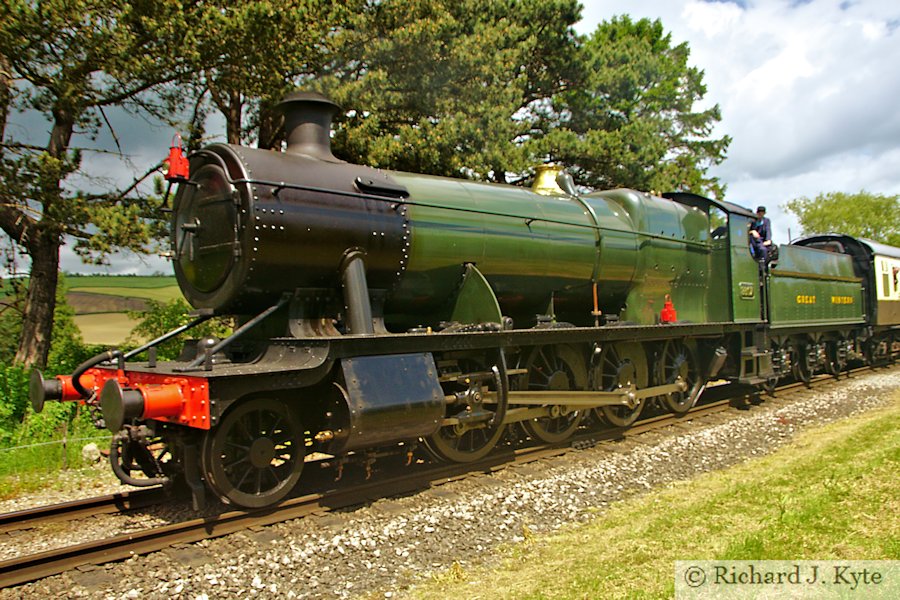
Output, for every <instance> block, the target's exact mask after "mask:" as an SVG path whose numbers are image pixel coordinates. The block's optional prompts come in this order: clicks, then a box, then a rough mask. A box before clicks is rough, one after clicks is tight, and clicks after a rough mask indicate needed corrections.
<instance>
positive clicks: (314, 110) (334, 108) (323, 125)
mask: <svg viewBox="0 0 900 600" xmlns="http://www.w3.org/2000/svg"><path fill="white" fill-rule="evenodd" d="M277 108H278V110H280V111H281V112H282V113H283V114H284V133H285V138H286V139H287V149H286V152H287V153H288V154H305V155H307V156H311V157H313V158H318V159H319V160H325V161H329V162H342V161H340V160H338V159H337V158H335V157H334V155H333V154H332V153H331V119H332V117H334V115H336V114H337V113H338V112H339V111H340V110H341V108H340V107H339V106H338V105H337V104H335V103H334V102H332V101H331V100H329V99H328V98H326V97H325V96H323V95H322V94H318V93H316V92H291V93H290V94H288V95H287V96H285V97H284V100H282V101H281V102H279V103H278V105H277Z"/></svg>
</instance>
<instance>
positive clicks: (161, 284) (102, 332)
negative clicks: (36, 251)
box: [0, 275, 182, 345]
mask: <svg viewBox="0 0 900 600" xmlns="http://www.w3.org/2000/svg"><path fill="white" fill-rule="evenodd" d="M65 283H66V287H67V288H68V301H69V304H70V305H71V307H72V308H73V309H74V310H75V324H76V325H78V328H79V329H80V330H81V335H82V337H83V338H84V341H85V342H86V343H88V344H103V345H118V344H121V343H122V342H124V341H125V338H127V337H128V335H129V334H130V333H131V330H132V329H133V328H134V326H135V325H137V321H133V320H131V319H129V318H128V315H127V314H125V313H126V311H142V310H145V309H146V304H147V303H146V300H156V301H159V302H169V301H170V300H174V299H176V298H181V297H182V295H181V291H180V290H179V289H178V284H177V282H176V280H175V277H173V276H158V275H152V276H146V277H144V276H133V277H132V276H127V277H118V276H110V275H67V276H66V277H65ZM9 290H10V285H9V281H8V280H5V279H3V280H0V297H2V296H3V295H4V294H6V293H8V291H9Z"/></svg>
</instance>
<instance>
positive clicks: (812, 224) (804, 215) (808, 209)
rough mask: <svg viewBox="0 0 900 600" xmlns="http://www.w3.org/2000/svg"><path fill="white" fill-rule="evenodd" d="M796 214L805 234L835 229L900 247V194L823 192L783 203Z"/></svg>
mask: <svg viewBox="0 0 900 600" xmlns="http://www.w3.org/2000/svg"><path fill="white" fill-rule="evenodd" d="M783 208H785V209H786V210H788V211H790V212H792V213H794V214H795V215H797V218H798V219H799V220H800V226H801V227H802V228H803V233H804V234H806V235H810V234H814V233H827V232H831V231H838V232H840V233H846V234H847V235H852V236H854V237H863V238H867V239H870V240H873V241H876V242H881V243H883V244H889V245H891V246H897V247H900V196H897V195H895V196H885V195H882V194H872V193H869V192H867V191H865V190H861V191H859V192H857V193H855V194H847V193H844V192H825V193H821V194H819V195H818V196H816V197H815V198H806V197H802V198H794V199H793V200H791V201H790V202H788V203H787V204H785V205H784V207H783Z"/></svg>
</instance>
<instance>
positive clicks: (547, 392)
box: [31, 92, 900, 507]
mask: <svg viewBox="0 0 900 600" xmlns="http://www.w3.org/2000/svg"><path fill="white" fill-rule="evenodd" d="M280 107H281V110H282V111H283V113H284V117H285V133H286V138H287V146H286V149H285V151H283V152H273V151H268V150H259V149H254V148H249V147H243V146H237V145H227V144H213V145H210V146H208V147H206V148H204V149H202V150H200V151H198V152H196V153H194V154H193V155H191V156H190V160H189V174H188V173H184V174H183V175H178V174H176V175H173V178H174V179H177V180H178V181H179V182H180V184H179V186H178V191H177V194H176V196H175V200H174V205H173V213H172V233H171V242H172V249H173V264H174V270H175V274H176V277H177V280H178V283H179V286H180V288H181V290H182V292H183V294H184V296H185V298H187V300H188V301H189V302H190V303H191V304H192V305H193V306H194V307H195V309H196V311H195V312H194V320H193V321H192V322H191V323H190V324H188V325H186V326H184V327H180V328H178V329H177V330H175V331H173V332H171V333H169V334H166V335H165V336H162V337H161V338H159V339H156V340H153V341H151V342H149V343H148V344H146V345H144V346H142V347H140V348H137V349H135V350H133V351H130V352H127V353H123V352H122V351H120V350H111V351H109V352H105V353H103V354H101V355H99V356H97V357H94V358H92V359H91V360H89V361H87V362H85V363H84V364H82V365H80V366H79V367H78V368H77V369H76V370H75V372H73V374H72V375H71V376H58V377H55V378H52V379H47V380H45V379H44V378H43V376H42V375H41V373H40V372H37V371H35V372H34V373H33V375H32V381H31V401H32V404H33V405H34V408H35V410H40V409H41V408H42V407H43V404H44V402H45V401H47V400H62V401H75V400H78V401H84V402H87V403H88V404H90V405H92V406H96V407H98V408H99V411H100V413H102V422H103V423H104V425H105V426H106V427H107V428H108V429H110V430H111V431H112V432H113V434H114V435H113V437H112V448H111V454H110V462H111V465H112V468H113V470H114V472H115V473H116V475H117V476H118V477H119V478H120V479H121V480H122V481H123V482H125V483H129V484H133V485H156V484H160V483H162V484H167V483H173V482H183V483H184V484H186V485H187V486H188V487H189V488H190V489H191V491H192V495H193V499H194V503H195V506H197V507H200V506H203V505H204V503H205V502H206V498H207V494H208V493H209V492H212V494H213V495H214V496H216V497H218V498H220V499H221V500H223V501H224V502H227V503H232V504H235V505H239V506H243V507H261V506H267V505H270V504H273V503H277V502H279V501H280V500H282V499H283V498H284V497H285V496H286V495H287V494H289V493H290V491H291V489H292V488H294V486H295V485H296V484H297V482H298V480H299V478H300V476H301V474H302V471H303V467H304V463H305V462H306V457H308V456H309V455H311V454H312V453H313V452H316V453H322V454H326V455H330V456H331V457H333V461H334V463H335V464H339V465H341V464H344V463H345V462H348V461H358V462H364V463H366V464H369V463H371V461H372V460H374V457H375V456H376V455H379V454H383V453H384V452H386V451H387V452H397V453H403V452H406V453H410V455H411V454H412V453H413V452H414V451H416V449H418V448H420V447H422V448H424V449H426V450H427V451H429V452H430V453H431V454H433V455H434V456H436V457H437V458H439V459H442V460H447V461H460V462H467V461H475V460H479V459H481V458H483V457H484V456H486V455H487V454H488V453H489V452H490V451H491V450H492V449H493V448H494V447H495V446H496V445H497V444H498V443H499V442H500V441H501V440H503V439H505V437H506V433H507V432H508V431H510V430H511V429H512V428H515V429H516V431H518V432H520V434H522V435H525V436H527V437H530V438H533V439H536V440H542V441H546V442H561V441H563V440H565V439H566V438H568V437H569V436H571V435H573V433H574V432H575V431H576V430H577V429H578V428H579V427H581V426H582V424H583V423H585V420H586V419H588V418H599V419H602V420H603V421H606V422H608V423H610V424H612V425H613V426H616V427H627V426H629V425H630V424H632V423H633V422H634V421H635V420H636V419H637V418H638V416H639V415H640V414H641V412H642V411H643V410H644V409H645V407H646V406H648V405H653V406H656V407H660V408H663V409H665V410H668V411H672V412H675V413H683V412H686V411H687V410H689V409H690V408H691V406H692V405H693V404H694V403H695V402H696V401H697V399H698V397H699V396H700V395H701V393H702V392H703V390H704V388H705V387H706V385H707V382H709V381H711V380H714V379H725V380H730V381H736V382H741V383H744V384H748V385H751V386H756V387H758V388H763V387H766V386H773V385H774V383H775V382H776V381H777V380H778V379H779V378H781V377H785V376H788V375H793V376H794V377H796V378H798V379H800V380H804V381H808V380H809V378H810V376H811V374H812V373H814V372H816V371H820V370H824V371H827V372H830V373H834V374H838V373H840V372H841V371H842V370H843V369H845V368H846V364H847V362H848V360H850V359H852V358H856V357H860V356H862V357H865V358H867V359H868V360H869V361H872V362H875V361H879V360H888V359H890V358H892V356H893V355H892V352H893V344H894V342H895V341H896V340H897V339H898V328H900V325H898V323H900V290H898V275H897V273H898V270H900V250H898V249H896V248H890V247H886V246H882V245H879V244H875V243H872V242H867V241H864V240H858V239H854V238H851V237H848V236H842V235H824V236H816V237H811V238H806V239H804V240H800V241H798V242H796V243H795V244H792V245H785V246H782V247H781V249H780V252H779V257H778V260H777V262H773V263H770V264H761V263H759V262H757V260H756V259H754V258H753V257H752V256H751V254H750V248H749V242H748V228H749V226H750V223H751V221H752V219H753V216H754V215H753V214H752V213H750V212H749V211H748V210H746V209H745V208H743V207H740V206H738V205H735V204H731V203H728V202H722V201H717V200H711V199H708V198H704V197H701V196H698V195H694V194H687V193H671V194H663V196H662V197H658V196H655V195H651V194H646V193H643V192H639V191H635V190H627V189H618V190H609V191H599V192H591V193H580V192H579V191H578V190H577V189H576V188H575V186H574V185H573V182H572V179H571V177H570V176H568V175H567V174H566V173H565V172H563V171H562V170H560V169H557V168H554V167H553V166H549V165H548V166H544V167H541V168H539V169H538V174H537V177H536V180H535V184H534V186H533V187H532V188H530V189H526V188H523V187H515V186H506V185H493V184H486V183H479V182H474V181H463V180H457V179H449V178H440V177H430V176H424V175H416V174H410V173H400V172H391V171H384V170H380V169H374V168H370V167H365V166H360V165H353V164H348V163H346V162H343V161H341V160H339V159H337V158H335V157H334V156H333V154H332V153H331V150H330V128H331V119H332V118H333V116H334V115H335V114H336V113H337V111H338V108H337V106H336V105H335V104H333V103H332V102H330V101H329V100H328V99H327V98H325V97H323V96H321V95H318V94H313V93H305V92H296V93H293V94H291V95H289V96H287V97H286V98H285V99H284V101H283V102H282V103H281V105H280ZM216 315H233V316H234V318H235V319H236V326H235V329H234V331H233V333H232V334H231V335H230V336H228V337H227V338H225V339H214V338H205V339H197V340H192V341H190V342H188V343H187V344H186V345H185V347H184V350H183V352H182V354H181V356H180V357H179V358H178V359H177V360H176V361H173V362H159V361H157V359H156V353H155V347H156V345H157V344H159V343H161V342H162V341H165V340H167V339H170V338H171V337H172V336H174V335H177V334H180V333H182V332H183V331H185V330H187V329H189V328H190V327H192V326H195V325H196V324H198V323H200V322H202V321H204V320H206V319H208V318H211V317H213V316H216ZM145 354H146V361H145V362H135V361H134V360H133V359H136V358H138V357H139V356H143V355H145Z"/></svg>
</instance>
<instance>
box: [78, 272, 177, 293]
mask: <svg viewBox="0 0 900 600" xmlns="http://www.w3.org/2000/svg"><path fill="white" fill-rule="evenodd" d="M66 283H67V284H68V286H69V289H70V290H76V289H77V290H79V291H84V290H81V289H80V288H128V289H153V288H164V287H176V288H177V287H178V284H177V283H176V281H175V277H174V276H158V275H151V276H143V275H140V276H138V275H136V276H134V277H111V276H109V275H67V276H66Z"/></svg>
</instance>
